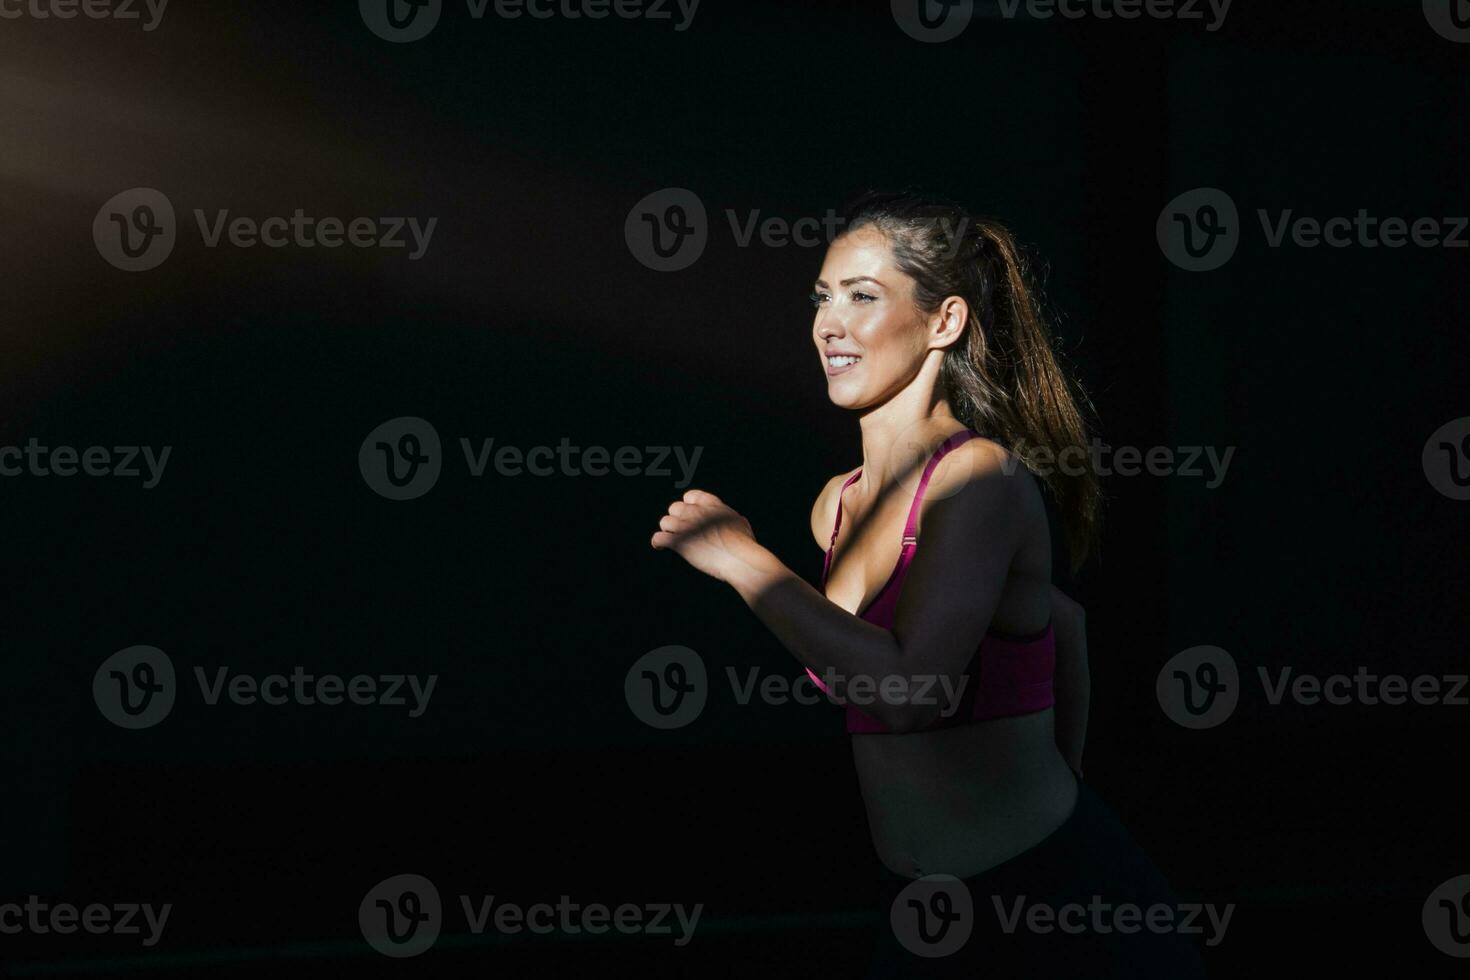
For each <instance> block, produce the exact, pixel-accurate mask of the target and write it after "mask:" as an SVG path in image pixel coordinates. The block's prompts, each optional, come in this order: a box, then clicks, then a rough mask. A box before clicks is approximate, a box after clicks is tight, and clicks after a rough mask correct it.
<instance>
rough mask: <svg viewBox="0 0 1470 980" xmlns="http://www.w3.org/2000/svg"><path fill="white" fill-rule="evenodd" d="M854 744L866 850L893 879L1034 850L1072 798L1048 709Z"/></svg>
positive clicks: (861, 738) (973, 868)
mask: <svg viewBox="0 0 1470 980" xmlns="http://www.w3.org/2000/svg"><path fill="white" fill-rule="evenodd" d="M852 741H853V745H852V754H853V762H854V764H855V765H856V767H857V773H858V782H859V784H860V786H861V788H862V794H863V801H864V803H865V804H866V807H867V811H868V823H869V827H870V829H871V831H872V835H873V846H874V847H875V848H876V849H877V852H878V858H879V860H880V861H882V863H883V864H884V865H885V866H886V867H887V868H888V869H889V870H891V871H893V872H894V873H895V874H900V875H905V876H908V877H915V878H916V877H920V876H922V875H926V874H936V873H942V874H951V875H955V876H956V877H961V878H963V877H968V876H970V875H974V874H977V873H979V872H981V871H984V870H986V869H987V868H990V867H993V866H995V865H997V864H999V863H1000V862H1002V861H1005V860H1007V859H1009V858H1012V857H1014V856H1016V855H1017V854H1020V853H1021V852H1022V851H1024V850H1026V849H1027V848H1029V847H1032V846H1034V845H1035V844H1038V843H1040V842H1041V841H1042V840H1043V839H1044V838H1045V837H1046V836H1047V835H1048V834H1050V833H1051V832H1052V831H1053V830H1055V829H1056V828H1058V827H1060V826H1061V825H1062V823H1063V821H1065V820H1066V819H1067V816H1068V815H1069V814H1070V813H1071V811H1072V807H1073V805H1074V804H1075V802H1076V799H1077V783H1076V779H1075V777H1074V776H1073V774H1072V770H1071V769H1070V768H1068V766H1067V763H1066V761H1065V760H1063V758H1062V756H1061V753H1060V752H1059V751H1058V750H1057V747H1056V741H1055V737H1054V732H1053V727H1052V711H1051V709H1047V710H1045V711H1037V712H1033V713H1031V714H1027V715H1021V716H1018V717H1013V718H996V719H993V720H990V721H984V722H977V723H975V724H970V725H963V726H959V727H956V728H946V729H939V730H936V731H932V732H916V733H912V734H905V735H855V736H853V740H852Z"/></svg>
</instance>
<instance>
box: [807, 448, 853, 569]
mask: <svg viewBox="0 0 1470 980" xmlns="http://www.w3.org/2000/svg"><path fill="white" fill-rule="evenodd" d="M857 470H858V468H857V467H856V466H854V467H853V468H852V469H850V470H848V471H847V472H846V473H838V474H837V475H836V476H834V477H832V479H830V480H828V481H827V485H826V486H824V487H822V492H821V493H819V494H817V502H816V503H815V504H813V505H812V538H813V539H814V540H815V541H816V542H817V547H818V548H821V549H822V550H823V551H826V550H827V545H828V543H829V542H830V541H831V538H832V525H833V524H835V523H836V522H837V499H838V497H839V496H840V494H841V492H842V485H843V484H844V483H846V482H847V480H848V478H849V477H851V476H852V475H853V474H854V473H856V472H857Z"/></svg>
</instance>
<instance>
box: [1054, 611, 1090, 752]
mask: <svg viewBox="0 0 1470 980" xmlns="http://www.w3.org/2000/svg"><path fill="white" fill-rule="evenodd" d="M1051 621H1052V629H1053V630H1055V632H1056V640H1057V666H1056V674H1055V676H1054V677H1053V679H1052V687H1053V690H1054V692H1055V695H1056V700H1057V703H1056V709H1055V712H1056V739H1057V748H1058V749H1060V750H1061V753H1062V758H1064V759H1066V760H1067V765H1069V766H1071V767H1072V768H1073V769H1075V770H1077V774H1078V775H1079V776H1080V775H1081V774H1082V748H1083V745H1084V743H1085V742H1086V741H1087V708H1088V702H1089V697H1090V694H1091V690H1092V675H1091V674H1090V673H1089V672H1088V668H1087V613H1086V611H1085V610H1084V609H1083V608H1082V606H1081V605H1080V604H1079V603H1077V602H1075V601H1073V600H1072V599H1071V598H1070V597H1068V596H1067V595H1066V593H1064V592H1062V591H1061V590H1060V589H1058V588H1057V587H1056V586H1052V589H1051Z"/></svg>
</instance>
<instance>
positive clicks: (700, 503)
mask: <svg viewBox="0 0 1470 980" xmlns="http://www.w3.org/2000/svg"><path fill="white" fill-rule="evenodd" d="M658 526H659V530H658V531H656V532H655V533H654V535H653V539H652V542H651V543H652V544H653V546H654V547H655V548H672V549H673V550H674V551H676V552H678V554H679V555H680V556H681V557H682V558H683V559H684V560H685V561H687V562H688V563H689V564H691V565H693V566H694V567H695V568H697V569H699V570H700V571H701V572H704V573H705V574H706V575H709V576H712V577H714V578H717V579H719V580H720V581H722V582H728V581H730V579H731V576H732V574H733V572H734V570H735V568H736V567H737V566H739V565H741V564H744V563H745V559H746V557H747V556H748V555H749V553H750V552H751V550H752V546H753V545H755V543H756V542H755V532H753V531H752V530H751V529H750V522H749V521H747V520H746V519H745V518H743V517H741V516H740V515H739V514H737V513H735V511H734V510H732V509H730V507H729V506H727V505H726V504H725V502H724V501H722V500H721V499H720V498H719V497H716V496H715V495H714V494H712V493H706V492H705V491H703V490H689V491H687V492H685V494H684V496H683V498H682V499H680V500H676V501H674V502H673V503H671V504H669V512H668V513H667V514H665V515H664V516H663V517H662V518H661V519H660V520H659V522H658Z"/></svg>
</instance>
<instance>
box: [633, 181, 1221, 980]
mask: <svg viewBox="0 0 1470 980" xmlns="http://www.w3.org/2000/svg"><path fill="white" fill-rule="evenodd" d="M843 228H844V231H843V233H842V234H841V236H840V237H838V238H837V239H836V240H834V241H833V242H832V244H831V246H830V247H829V249H828V251H827V255H826V257H825V260H824V262H823V264H822V269H821V273H820V276H819V277H818V279H817V280H816V288H815V290H814V292H813V293H812V301H813V304H814V305H815V308H816V313H815V318H814V321H813V325H812V338H813V341H814V342H815V344H816V348H817V356H818V358H819V359H820V361H821V363H822V365H823V367H824V370H825V372H826V376H827V391H828V395H829V397H830V398H831V400H832V402H833V403H834V404H836V405H838V406H839V407H842V408H846V409H850V410H852V411H854V412H855V413H857V415H858V420H859V425H860V428H861V431H862V445H863V464H862V466H860V467H858V468H857V469H855V470H854V471H852V472H850V473H848V474H840V475H838V476H835V477H833V478H832V480H831V481H829V482H828V484H827V486H826V487H825V488H824V489H823V490H822V492H821V494H820V495H819V496H818V497H817V501H816V504H815V506H814V507H813V508H812V534H813V536H814V537H815V539H816V541H817V543H818V545H819V547H822V548H824V549H825V550H826V560H825V566H824V570H823V577H822V584H823V591H822V592H819V591H817V590H816V589H814V588H813V587H812V586H811V585H809V584H808V583H807V582H805V581H804V580H803V579H802V578H801V577H800V576H798V575H797V574H796V573H795V572H793V571H791V570H790V569H789V568H787V567H786V566H785V565H783V564H782V563H781V561H780V560H779V559H777V558H776V556H775V555H773V554H771V553H770V552H769V551H767V550H766V549H765V548H763V547H761V546H760V545H759V544H758V543H757V542H756V540H755V537H754V535H753V533H752V531H751V528H750V524H749V523H748V522H747V521H746V520H745V519H744V518H742V517H741V516H740V515H739V514H737V513H736V512H735V511H734V510H732V509H731V508H730V507H729V506H727V505H726V504H725V503H723V502H722V501H721V500H720V499H719V498H718V497H716V496H714V495H713V494H710V493H706V492H704V491H700V490H690V491H689V492H687V493H686V494H685V495H684V497H683V499H681V500H678V501H675V502H674V503H673V504H671V505H670V506H669V510H668V514H667V515H665V516H664V517H663V518H662V519H661V520H660V522H659V531H658V532H657V533H655V534H654V535H653V539H652V544H653V546H654V547H655V548H668V549H672V550H674V551H675V552H677V553H678V554H679V555H680V556H682V557H683V558H684V559H685V560H686V561H688V562H689V564H691V565H693V566H694V567H695V568H697V569H699V570H700V571H702V572H705V573H706V574H708V575H711V576H713V577H715V578H717V579H720V580H722V581H724V582H727V583H729V584H730V585H732V586H734V588H735V589H736V591H738V592H739V594H740V596H741V597H742V598H743V599H744V600H745V602H746V603H747V605H749V606H750V608H751V609H752V610H753V611H754V612H755V614H756V615H757V616H758V617H760V619H761V620H762V621H763V622H764V623H765V624H766V626H767V627H769V628H770V630H771V631H772V632H773V633H774V634H775V635H776V637H777V638H778V639H779V640H780V641H781V643H782V644H783V645H784V646H785V647H786V648H787V649H788V650H790V651H791V653H792V654H794V655H795V656H796V658H797V659H798V660H800V661H801V663H802V664H803V666H805V667H806V668H807V670H808V672H809V673H810V674H812V676H813V680H814V681H816V682H817V683H818V684H819V685H820V686H822V687H823V689H824V690H827V691H828V693H829V695H831V696H832V697H833V698H834V699H836V700H839V701H843V700H844V699H845V703H846V711H847V718H848V726H847V727H848V731H849V732H851V733H853V736H854V737H853V739H852V752H853V760H854V763H855V764H856V768H857V773H858V779H859V782H860V785H861V789H862V795H863V800H864V803H865V805H866V809H867V816H868V822H869V826H870V830H871V833H872V838H873V843H874V845H875V847H876V849H877V855H878V858H879V861H880V862H881V867H880V868H879V869H878V873H879V877H880V881H881V882H882V885H881V887H882V893H883V904H882V906H880V908H881V915H880V919H881V922H880V933H879V936H878V938H877V940H876V942H877V951H876V956H875V961H874V965H873V975H874V976H890V975H891V976H920V975H947V973H946V971H951V972H953V973H954V974H955V975H966V976H980V975H989V976H1000V975H1003V974H1001V973H998V972H995V971H997V970H999V969H1002V968H1005V967H1012V968H1018V969H1024V971H1025V973H1024V975H1025V976H1031V977H1036V976H1085V977H1101V976H1150V977H1152V976H1159V977H1169V978H1170V980H1178V978H1181V977H1190V976H1199V975H1202V973H1201V971H1200V967H1199V962H1198V958H1197V953H1196V952H1195V951H1194V949H1193V947H1192V946H1191V945H1190V944H1189V941H1188V940H1186V939H1182V938H1181V937H1180V936H1179V935H1178V934H1177V933H1172V934H1163V935H1161V934H1160V933H1158V932H1149V931H1136V932H1127V933H1125V932H1121V931H1119V930H1118V929H1115V928H1111V927H1110V926H1111V923H1110V922H1108V921H1102V922H1100V923H1099V922H1098V921H1097V920H1096V918H1095V917H1094V918H1088V919H1087V922H1088V927H1085V928H1081V929H1077V928H1075V927H1076V926H1077V925H1078V923H1079V921H1081V920H1082V919H1083V918H1085V917H1087V916H1095V913H1093V912H1090V911H1087V909H1088V908H1089V903H1090V902H1091V901H1092V899H1093V896H1100V897H1101V900H1102V901H1103V902H1106V903H1108V906H1109V907H1110V908H1116V907H1117V906H1118V905H1119V904H1120V903H1131V904H1135V905H1138V906H1140V907H1142V908H1143V909H1145V910H1146V909H1147V908H1148V907H1149V906H1151V905H1154V904H1157V903H1164V904H1166V905H1170V906H1173V905H1177V902H1175V900H1174V899H1173V897H1172V895H1171V894H1170V892H1169V890H1168V886H1167V884H1166V883H1165V882H1164V881H1163V879H1162V877H1161V876H1160V875H1159V874H1158V872H1157V871H1156V870H1155V869H1154V868H1153V866H1152V865H1151V864H1150V863H1149V861H1148V859H1147V857H1146V856H1145V855H1144V854H1143V853H1142V852H1141V851H1139V850H1138V848H1137V846H1136V845H1135V844H1134V843H1133V842H1132V841H1131V840H1130V839H1129V838H1128V835H1127V833H1126V831H1124V830H1123V828H1122V827H1121V825H1119V823H1118V821H1117V819H1116V817H1115V816H1114V814H1113V813H1112V811H1111V810H1109V809H1108V808H1107V806H1106V805H1105V804H1104V803H1102V801H1101V800H1099V799H1098V798H1097V796H1096V795H1095V794H1094V793H1092V791H1091V790H1090V789H1088V788H1087V787H1086V786H1084V785H1083V784H1082V782H1081V765H1082V763H1081V756H1082V743H1083V736H1084V733H1085V730H1086V719H1087V691H1088V675H1087V663H1086V650H1085V643H1084V629H1083V620H1082V610H1081V607H1079V606H1078V605H1077V604H1076V603H1074V602H1072V601H1071V600H1069V599H1067V598H1066V597H1065V596H1063V595H1062V594H1061V593H1060V592H1058V591H1057V590H1055V589H1054V588H1053V587H1052V585H1051V572H1052V570H1051V538H1050V531H1049V528H1048V523H1047V516H1046V509H1045V506H1044V503H1043V498H1042V492H1043V487H1045V489H1046V490H1048V491H1049V492H1050V493H1051V494H1052V496H1053V498H1054V500H1055V502H1056V504H1057V506H1058V509H1059V511H1060V513H1061V515H1062V517H1063V522H1064V524H1065V528H1066V536H1067V541H1068V543H1069V546H1070V553H1071V557H1072V564H1073V566H1074V568H1075V567H1078V566H1080V565H1081V563H1082V561H1083V560H1084V559H1085V558H1086V557H1087V555H1088V553H1089V550H1090V549H1091V547H1092V545H1093V542H1094V539H1095V536H1096V529H1097V512H1098V501H1099V492H1098V487H1097V483H1096V479H1095V477H1094V475H1093V473H1092V472H1091V470H1090V469H1089V468H1088V467H1086V466H1085V465H1082V464H1081V461H1083V460H1085V459H1086V458H1087V455H1086V446H1087V431H1086V427H1085V425H1084V422H1083V417H1082V413H1081V411H1080V409H1079V400H1080V397H1081V396H1080V393H1078V392H1077V391H1076V389H1075V386H1074V385H1073V384H1072V383H1071V382H1070V381H1069V380H1068V378H1067V376H1066V375H1065V374H1064V373H1063V372H1062V370H1061V368H1060V367H1059V365H1058V362H1057V358H1056V356H1055V354H1054V352H1053V349H1052V342H1051V338H1050V333H1049V331H1048V329H1047V327H1046V324H1045V322H1044V319H1043V317H1042V315H1041V312H1040V306H1039V304H1038V302H1037V300H1036V298H1035V296H1034V293H1033V291H1032V290H1031V288H1030V287H1029V285H1028V283H1027V277H1026V271H1025V267H1024V265H1023V259H1022V256H1021V254H1020V252H1019V250H1018V249H1017V247H1016V244H1015V243H1014V241H1013V239H1012V238H1011V236H1010V234H1009V233H1008V232H1006V231H1005V229H1004V228H1002V227H1001V226H1000V225H998V224H996V223H994V222H991V221H988V220H984V219H981V218H978V217H976V216H974V215H971V214H969V213H967V212H966V211H964V210H963V209H962V208H960V207H958V206H957V205H954V204H952V203H950V202H947V201H943V200H940V199H935V198H927V197H917V196H911V195H901V194H900V195H894V194H882V195H880V194H870V195H867V196H865V197H864V198H860V199H859V200H858V202H857V203H856V204H855V205H854V207H853V208H852V209H851V211H850V212H849V217H848V219H847V220H846V221H845V222H844V225H843ZM915 450H917V452H915ZM1054 460H1055V461H1057V462H1058V463H1059V464H1060V465H1056V466H1053V465H1051V463H1052V461H1054ZM921 529H922V535H920V530H921ZM829 532H830V533H829ZM955 879H959V881H955ZM941 893H942V894H941ZM1076 904H1080V905H1081V906H1083V912H1082V913H1078V912H1076V911H1073V912H1070V913H1068V912H1066V911H1064V909H1065V908H1066V907H1069V906H1072V905H1076ZM1037 905H1042V906H1047V907H1048V908H1049V909H1050V910H1051V913H1052V914H1054V915H1059V916H1062V917H1063V918H1061V919H1058V920H1054V921H1057V922H1064V923H1065V925H1066V926H1067V928H1066V929H1063V928H1061V927H1059V926H1052V927H1051V928H1047V927H1046V925H1047V921H1048V920H1047V917H1046V915H1047V914H1046V913H1045V912H1042V913H1040V918H1037V917H1036V913H1034V912H1033V907H1034V906H1037ZM1018 916H1019V917H1018ZM979 970H984V971H985V973H984V974H981V973H980V972H977V971H979ZM1017 975H1022V974H1019V973H1018V974H1017Z"/></svg>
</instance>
